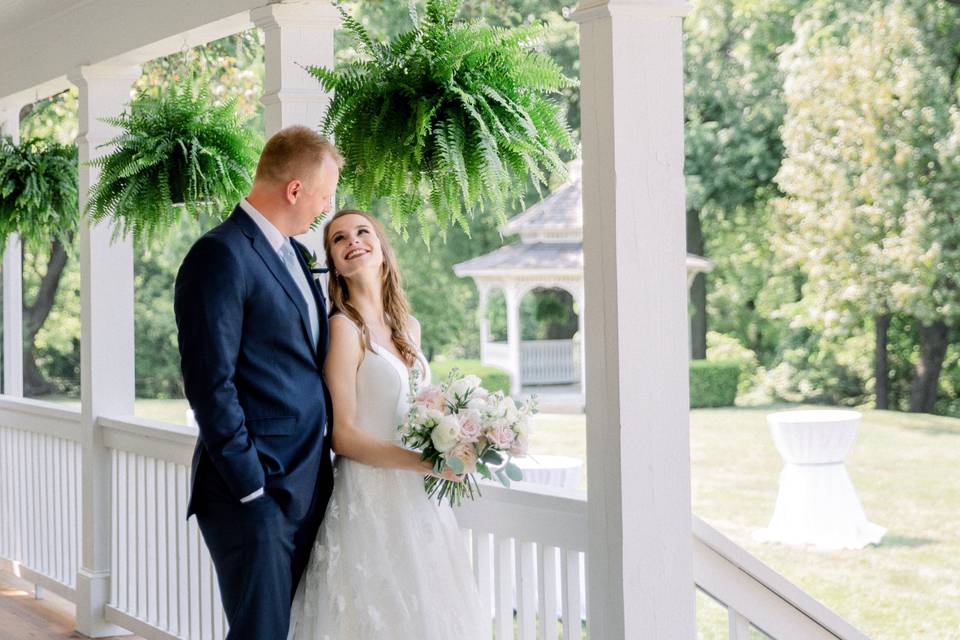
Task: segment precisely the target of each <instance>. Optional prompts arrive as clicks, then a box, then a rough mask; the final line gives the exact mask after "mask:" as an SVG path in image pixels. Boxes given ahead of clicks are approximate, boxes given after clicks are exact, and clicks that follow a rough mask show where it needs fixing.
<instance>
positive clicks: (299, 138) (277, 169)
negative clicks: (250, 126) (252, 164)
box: [255, 125, 343, 183]
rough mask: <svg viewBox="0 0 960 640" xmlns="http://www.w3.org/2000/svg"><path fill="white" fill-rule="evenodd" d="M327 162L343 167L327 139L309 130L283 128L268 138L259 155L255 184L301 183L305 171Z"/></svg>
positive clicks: (296, 126)
mask: <svg viewBox="0 0 960 640" xmlns="http://www.w3.org/2000/svg"><path fill="white" fill-rule="evenodd" d="M324 158H330V159H331V160H333V161H334V162H336V163H337V167H338V168H342V167H343V157H342V156H341V155H340V152H339V151H337V148H336V147H335V146H334V145H333V142H331V141H330V140H329V139H328V138H325V137H324V136H322V135H320V134H319V133H317V132H316V131H314V130H313V129H310V128H309V127H304V126H301V125H294V126H291V127H285V128H283V129H280V131H277V132H276V133H275V134H273V135H272V136H270V139H269V140H267V144H265V145H264V146H263V151H262V152H261V153H260V161H259V162H258V163H257V173H256V177H255V179H256V180H269V181H271V182H280V183H286V182H289V181H290V180H293V179H295V178H301V179H303V178H304V176H305V173H304V172H305V171H307V170H310V169H312V168H313V167H316V166H319V165H320V164H321V163H322V162H323V160H324Z"/></svg>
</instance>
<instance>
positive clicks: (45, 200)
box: [0, 137, 80, 249]
mask: <svg viewBox="0 0 960 640" xmlns="http://www.w3.org/2000/svg"><path fill="white" fill-rule="evenodd" d="M79 217H80V216H79V215H78V211H77V147H76V145H62V144H57V143H55V142H47V141H44V140H38V139H33V140H25V141H23V142H22V143H21V144H19V145H17V144H14V143H13V141H12V140H11V139H10V138H8V137H2V138H0V249H2V247H3V244H4V243H5V242H6V239H7V237H8V236H9V235H10V234H11V233H17V234H19V235H20V237H21V239H22V240H23V241H24V242H26V243H28V244H31V245H34V246H38V247H39V246H43V245H47V244H49V242H50V240H51V239H57V240H60V241H62V242H64V243H67V242H69V241H70V238H72V237H73V235H74V233H76V230H77V224H78V219H79Z"/></svg>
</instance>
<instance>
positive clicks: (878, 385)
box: [873, 313, 890, 409]
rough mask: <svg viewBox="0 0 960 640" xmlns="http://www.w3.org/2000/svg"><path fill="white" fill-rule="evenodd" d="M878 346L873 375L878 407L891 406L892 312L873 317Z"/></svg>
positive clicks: (874, 356)
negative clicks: (888, 349)
mask: <svg viewBox="0 0 960 640" xmlns="http://www.w3.org/2000/svg"><path fill="white" fill-rule="evenodd" d="M873 323H874V330H875V331H874V332H875V335H876V347H875V349H874V353H873V377H874V380H875V391H876V402H875V405H876V408H877V409H889V408H890V361H889V358H888V351H887V337H888V336H887V334H888V333H889V331H890V314H889V313H882V314H878V315H877V316H875V317H874V319H873Z"/></svg>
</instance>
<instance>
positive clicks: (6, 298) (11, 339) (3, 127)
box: [0, 101, 23, 396]
mask: <svg viewBox="0 0 960 640" xmlns="http://www.w3.org/2000/svg"><path fill="white" fill-rule="evenodd" d="M0 133H2V134H3V135H5V136H9V137H10V139H11V140H12V141H13V143H14V144H19V143H20V104H19V102H12V101H8V102H5V103H3V104H0ZM3 393H5V394H7V395H8V396H22V395H23V247H22V246H21V245H20V236H19V235H18V234H16V233H11V234H10V235H9V236H7V242H6V248H5V249H4V253H3Z"/></svg>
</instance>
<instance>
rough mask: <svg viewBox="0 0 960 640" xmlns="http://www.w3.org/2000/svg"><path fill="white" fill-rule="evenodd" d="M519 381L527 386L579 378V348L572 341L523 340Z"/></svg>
mask: <svg viewBox="0 0 960 640" xmlns="http://www.w3.org/2000/svg"><path fill="white" fill-rule="evenodd" d="M520 380H521V382H522V383H523V384H524V385H537V384H573V383H575V382H579V381H580V349H579V347H578V346H577V343H576V342H574V341H573V340H526V341H524V342H521V343H520Z"/></svg>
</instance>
